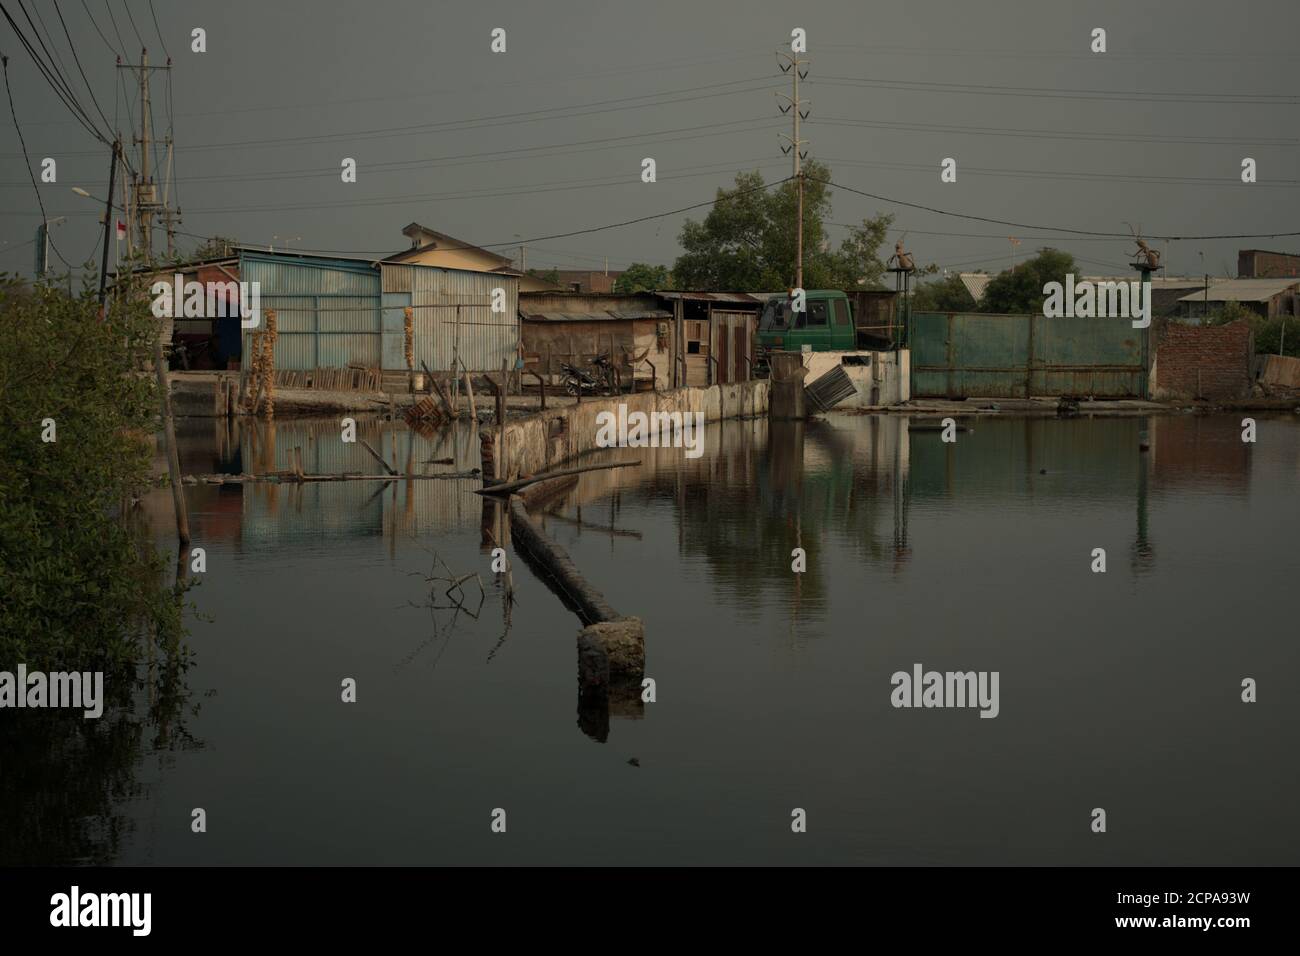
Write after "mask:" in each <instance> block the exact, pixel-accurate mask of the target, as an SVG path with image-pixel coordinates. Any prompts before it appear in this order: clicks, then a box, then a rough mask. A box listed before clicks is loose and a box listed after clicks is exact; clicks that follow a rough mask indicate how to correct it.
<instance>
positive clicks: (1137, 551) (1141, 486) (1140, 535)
mask: <svg viewBox="0 0 1300 956" xmlns="http://www.w3.org/2000/svg"><path fill="white" fill-rule="evenodd" d="M1141 422H1142V426H1141V431H1142V432H1147V431H1148V429H1150V428H1151V425H1152V420H1151V419H1150V418H1143V419H1142V420H1141ZM1147 443H1148V444H1150V439H1148V442H1147ZM1149 460H1150V456H1148V455H1141V454H1139V455H1138V475H1137V540H1136V541H1134V543H1133V552H1134V557H1135V563H1137V564H1142V565H1148V564H1150V563H1151V558H1152V554H1153V552H1152V549H1151V542H1150V538H1149V534H1148V532H1149V528H1148V523H1147V462H1148V461H1149Z"/></svg>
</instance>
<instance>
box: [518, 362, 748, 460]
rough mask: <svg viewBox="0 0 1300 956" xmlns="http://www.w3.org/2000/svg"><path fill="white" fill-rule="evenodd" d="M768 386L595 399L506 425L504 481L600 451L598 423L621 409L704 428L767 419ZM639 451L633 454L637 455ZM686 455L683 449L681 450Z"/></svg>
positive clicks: (741, 385)
mask: <svg viewBox="0 0 1300 956" xmlns="http://www.w3.org/2000/svg"><path fill="white" fill-rule="evenodd" d="M767 396H768V383H767V382H765V381H756V382H737V383H736V384H734V385H713V386H710V387H708V388H678V389H674V390H673V391H670V392H640V393H637V394H632V395H616V396H611V397H603V398H593V399H590V400H587V401H583V402H580V403H578V404H574V405H566V406H565V407H563V408H557V409H553V410H551V409H548V410H547V411H545V412H538V413H536V414H534V415H529V416H528V417H527V418H520V419H516V420H514V421H507V422H506V426H505V431H504V435H503V436H502V438H503V442H502V444H503V448H502V451H501V464H502V474H503V475H504V476H505V477H506V478H510V477H515V476H518V475H528V474H537V473H539V472H542V471H545V470H546V469H548V468H551V467H554V466H556V465H558V464H560V463H561V462H564V461H567V460H568V459H570V458H574V457H576V456H578V455H581V454H583V453H584V452H588V451H592V450H594V449H596V448H597V447H599V446H597V445H596V433H597V430H598V426H597V422H596V417H597V415H599V414H600V413H601V412H604V411H612V412H615V413H617V412H618V406H619V405H620V404H622V405H626V406H627V411H628V414H631V413H632V412H645V413H646V414H650V413H652V412H668V413H672V412H681V413H682V414H683V415H685V414H686V413H691V414H694V413H695V412H703V413H704V420H705V421H706V422H713V421H720V420H721V419H724V418H744V417H753V416H758V415H766V414H767ZM638 450H639V449H629V451H632V452H635V451H638ZM683 451H684V449H683Z"/></svg>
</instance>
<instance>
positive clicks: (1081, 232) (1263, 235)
mask: <svg viewBox="0 0 1300 956" xmlns="http://www.w3.org/2000/svg"><path fill="white" fill-rule="evenodd" d="M808 179H809V180H811V181H812V182H818V183H821V184H823V185H825V186H832V187H834V188H835V189H843V190H844V191H845V192H850V193H856V194H857V195H859V196H866V197H867V198H868V199H876V200H879V201H880V202H887V203H891V204H893V205H895V206H907V207H908V208H910V209H920V210H923V211H925V212H932V213H936V214H938V215H940V216H952V217H953V218H956V219H970V220H973V221H975V222H988V223H993V224H995V225H999V226H1014V227H1016V228H1017V229H1046V230H1048V231H1050V232H1063V233H1069V234H1071V235H1076V236H1107V237H1109V238H1112V239H1132V238H1133V236H1132V234H1130V233H1123V232H1099V231H1096V230H1089V229H1068V228H1066V227H1064V226H1036V225H1030V224H1027V223H1023V222H1011V221H1010V220H1007V219H991V218H989V217H987V216H973V215H969V214H967V213H960V212H950V211H948V210H946V209H936V208H935V207H934V206H924V205H922V204H920V203H914V202H907V201H905V200H902V199H891V198H889V197H888V196H880V195H877V194H876V193H869V192H866V191H865V190H861V189H854V188H853V187H852V186H844V185H841V184H840V183H836V182H832V181H831V180H829V179H815V178H813V177H811V176H809V177H808ZM1291 236H1300V232H1254V233H1238V234H1233V235H1222V236H1164V235H1159V234H1150V235H1148V236H1146V238H1148V239H1167V240H1169V241H1170V242H1179V241H1182V240H1186V239H1200V240H1207V241H1208V240H1211V239H1279V238H1288V237H1291Z"/></svg>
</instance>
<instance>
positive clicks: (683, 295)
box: [654, 290, 771, 305]
mask: <svg viewBox="0 0 1300 956" xmlns="http://www.w3.org/2000/svg"><path fill="white" fill-rule="evenodd" d="M654 294H655V295H657V296H659V298H661V299H685V300H687V301H688V302H743V303H745V304H746V305H763V304H764V303H765V302H767V299H768V295H754V294H752V293H749V292H659V291H657V290H656V292H655V293H654ZM769 294H771V293H769Z"/></svg>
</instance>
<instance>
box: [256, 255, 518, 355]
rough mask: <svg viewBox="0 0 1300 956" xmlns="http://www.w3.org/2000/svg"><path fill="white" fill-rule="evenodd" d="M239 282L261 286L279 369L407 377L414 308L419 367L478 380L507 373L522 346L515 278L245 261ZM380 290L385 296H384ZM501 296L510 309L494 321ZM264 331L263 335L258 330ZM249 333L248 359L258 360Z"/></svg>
mask: <svg viewBox="0 0 1300 956" xmlns="http://www.w3.org/2000/svg"><path fill="white" fill-rule="evenodd" d="M240 278H241V279H242V280H243V281H245V282H258V283H260V288H261V304H262V310H263V311H264V312H265V311H266V310H267V309H275V311H276V322H277V328H278V330H279V338H278V339H277V340H276V344H275V367H276V368H277V369H293V370H303V369H313V368H341V367H344V366H346V365H349V364H360V365H365V366H368V367H371V368H384V369H401V370H404V369H405V368H406V354H405V352H406V349H405V344H406V337H405V315H404V309H405V307H406V306H412V307H413V308H414V310H415V311H414V320H415V321H414V338H415V342H414V345H415V367H416V368H417V369H418V368H419V367H420V362H421V361H423V362H424V363H425V364H427V365H428V366H429V368H431V369H437V370H439V371H444V370H447V369H450V368H451V367H452V362H453V358H456V357H458V358H459V360H460V361H461V362H463V363H464V365H465V366H466V367H467V368H469V369H470V370H471V371H475V372H480V371H500V369H501V365H502V362H503V361H508V362H510V363H513V362H514V359H515V351H516V346H517V344H518V341H519V317H518V311H519V280H518V278H516V277H515V276H507V275H501V274H498V273H493V272H471V271H468V270H464V269H441V268H438V267H436V266H422V265H410V264H405V263H400V264H399V263H381V264H379V265H378V266H376V265H375V264H374V263H371V262H368V261H366V260H362V259H326V258H313V257H310V256H286V255H272V254H270V253H259V252H250V251H245V252H243V253H241V255H240ZM381 289H382V291H381ZM497 289H500V290H502V293H503V295H502V297H501V298H502V305H503V307H504V308H503V309H502V310H501V311H498V312H494V311H492V300H493V293H494V292H495V290H497ZM259 330H260V329H259ZM250 331H258V330H248V331H246V332H245V336H246V337H245V341H244V354H245V355H251V354H252V352H251V341H250V340H249V339H248V338H247V336H248V334H249V332H250Z"/></svg>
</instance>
